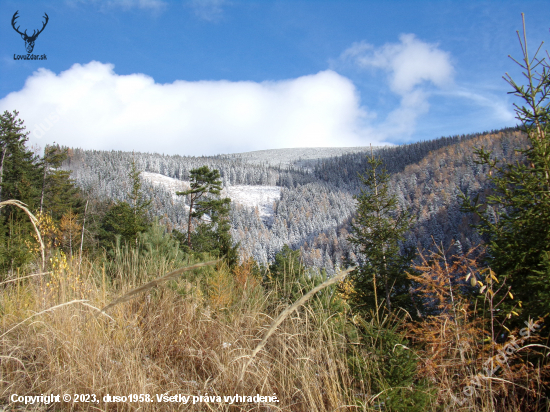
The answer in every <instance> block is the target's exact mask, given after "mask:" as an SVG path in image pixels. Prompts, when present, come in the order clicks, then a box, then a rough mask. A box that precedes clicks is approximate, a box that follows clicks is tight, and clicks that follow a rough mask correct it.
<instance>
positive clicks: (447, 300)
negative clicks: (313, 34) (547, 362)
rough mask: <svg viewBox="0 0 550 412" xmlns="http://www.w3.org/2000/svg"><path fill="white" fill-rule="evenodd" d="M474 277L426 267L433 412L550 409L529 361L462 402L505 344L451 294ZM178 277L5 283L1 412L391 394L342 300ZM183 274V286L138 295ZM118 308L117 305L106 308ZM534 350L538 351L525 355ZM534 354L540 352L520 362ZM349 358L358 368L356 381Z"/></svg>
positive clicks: (339, 406)
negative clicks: (86, 398) (87, 399)
mask: <svg viewBox="0 0 550 412" xmlns="http://www.w3.org/2000/svg"><path fill="white" fill-rule="evenodd" d="M194 263H196V262H191V264H194ZM475 265H476V262H475V261H473V260H469V259H468V257H467V256H465V257H463V258H462V260H460V259H459V260H456V261H454V262H453V263H452V264H447V262H446V261H445V260H444V258H443V257H440V258H437V257H434V258H433V259H431V260H430V261H429V262H428V261H426V262H425V265H424V266H422V267H420V268H419V269H420V270H421V273H422V274H421V276H420V277H418V278H417V279H416V280H417V281H418V283H419V284H420V285H422V293H424V294H425V295H426V299H428V298H430V299H432V304H433V305H434V307H437V308H438V309H439V310H440V313H439V314H438V315H434V316H432V317H427V318H425V319H423V320H422V321H421V322H419V323H414V324H410V325H409V329H408V330H409V332H410V341H411V344H412V345H409V346H410V348H408V347H404V348H403V350H411V349H412V348H414V349H415V350H416V352H415V353H414V356H415V357H418V360H419V363H418V365H419V370H418V376H419V378H426V379H428V380H429V381H430V382H431V383H432V385H433V386H434V387H435V388H436V390H437V402H436V403H433V404H432V406H431V407H428V408H427V409H425V410H426V411H427V412H428V411H434V412H435V411H443V410H445V411H447V410H449V411H486V412H489V411H517V410H525V411H534V410H547V409H540V408H539V409H535V406H536V402H538V400H539V399H540V396H539V397H538V394H537V391H539V392H540V388H541V387H542V385H544V383H545V380H547V377H548V370H547V369H544V368H537V367H536V365H532V364H528V363H526V364H521V363H518V362H515V363H514V364H513V367H512V368H510V369H507V370H505V371H504V372H503V373H502V374H499V375H498V376H496V375H495V379H489V380H483V382H482V385H481V386H476V391H477V392H476V396H475V397H472V398H469V399H467V401H466V402H464V403H462V404H459V403H457V402H456V401H454V400H453V399H454V398H458V399H459V400H462V399H463V398H464V395H463V393H462V391H463V388H464V386H466V385H468V384H469V383H470V382H471V380H472V379H475V376H476V374H477V373H478V372H480V371H482V363H483V361H484V360H486V359H487V357H488V356H490V355H491V353H493V352H494V351H495V350H498V349H500V348H502V347H503V346H504V344H500V346H495V347H491V345H487V344H486V343H484V341H483V338H484V337H485V336H486V335H487V333H489V328H488V324H487V321H485V320H482V319H478V318H476V317H475V316H474V314H473V312H472V310H471V305H470V302H468V301H467V297H465V296H464V295H463V294H462V293H461V290H460V286H459V284H458V283H456V282H455V283H453V284H451V283H449V279H450V278H451V275H452V276H453V277H454V278H455V279H458V278H460V277H464V276H466V275H467V273H470V272H471V271H475V270H476V266H475ZM180 266H181V265H180V264H179V263H178V262H177V261H170V260H166V259H164V258H160V257H159V258H155V257H153V256H149V257H147V256H145V257H144V256H142V257H138V256H137V255H134V254H133V252H131V251H129V252H127V253H123V254H121V255H120V256H118V257H116V258H115V259H111V261H110V262H105V261H94V262H91V261H88V260H86V259H84V260H83V261H82V264H81V265H80V264H79V262H78V259H74V260H70V259H67V258H66V257H65V256H64V255H62V254H57V255H56V254H54V255H53V257H52V259H51V261H50V267H48V268H47V270H49V272H44V273H43V272H41V273H37V274H35V273H33V272H26V273H20V274H19V278H18V279H8V280H6V281H5V282H4V283H3V284H1V285H0V287H1V289H0V319H1V322H2V323H1V326H0V404H10V401H9V397H10V396H11V395H12V394H14V393H17V394H18V395H23V396H25V395H40V394H54V395H57V394H65V393H67V394H95V395H96V397H97V398H98V399H100V400H101V399H102V398H103V397H104V396H105V395H107V394H109V395H111V396H113V395H115V396H125V395H126V396H127V395H129V394H149V395H151V396H152V397H153V399H154V402H151V403H149V402H144V403H129V402H118V403H104V402H103V401H101V402H99V403H73V402H70V403H66V402H65V403H64V402H62V403H57V404H55V405H53V406H50V409H49V410H63V411H66V410H94V411H98V410H102V411H115V410H116V411H134V410H140V411H164V410H166V411H171V410H181V409H185V410H197V411H210V410H216V411H218V410H225V411H298V412H300V411H304V412H305V411H307V412H309V411H319V412H321V411H327V412H328V411H379V410H383V407H382V406H381V401H382V398H383V395H384V394H383V393H378V392H376V391H374V390H373V388H375V387H379V386H380V385H379V382H380V381H381V379H382V378H383V376H382V375H383V371H382V367H381V365H382V364H381V363H380V359H379V355H374V353H375V348H374V345H375V344H374V343H372V347H370V346H369V345H371V343H369V342H368V341H367V340H361V339H360V338H359V337H358V336H359V335H358V332H357V330H356V329H354V328H355V325H354V322H350V321H349V320H350V319H348V313H347V306H346V305H345V302H343V301H342V299H341V297H339V296H338V295H331V293H332V292H327V289H324V291H320V292H318V294H316V295H314V296H313V297H311V298H310V300H309V301H307V302H306V299H307V297H310V296H307V297H306V296H304V298H303V300H302V301H301V302H297V303H298V304H297V305H296V306H295V307H289V306H287V305H283V304H279V306H278V304H277V302H280V300H278V299H279V298H280V296H279V297H277V298H275V296H276V295H277V294H276V293H274V294H273V295H272V294H271V293H269V292H266V291H265V290H264V289H263V287H262V286H261V285H260V282H259V280H258V279H257V278H256V277H255V276H254V275H253V270H252V265H251V264H250V262H245V263H243V265H241V266H240V267H238V268H237V269H236V270H235V271H234V272H230V271H229V270H228V269H227V268H226V267H224V266H223V265H222V266H219V265H218V267H217V268H215V269H214V268H212V267H202V268H199V269H197V270H195V271H194V272H191V271H187V272H185V273H184V271H177V270H178V269H180ZM174 271H176V272H177V275H178V276H177V277H175V278H173V279H172V280H168V281H167V282H164V283H162V284H160V282H157V283H159V284H155V285H156V287H154V288H149V287H141V289H140V290H141V291H142V293H140V294H133V293H132V290H134V289H135V288H136V287H140V285H147V284H148V282H151V281H153V282H155V280H158V279H159V278H160V277H161V276H162V275H163V274H165V273H169V272H172V274H173V273H176V272H174ZM479 279H481V280H483V279H482V278H481V277H479ZM483 281H484V282H485V280H483ZM311 289H313V287H311V288H309V289H308V290H311ZM319 289H320V288H319ZM320 295H322V296H320ZM124 296H132V297H134V299H132V300H129V301H125V299H124ZM331 296H332V297H331ZM121 297H122V298H123V299H122V300H121V299H120V298H121ZM113 301H114V302H118V304H116V305H111V306H110V307H109V308H108V309H107V311H106V312H102V311H101V310H100V308H104V307H105V306H106V305H108V304H109V302H113ZM329 301H330V302H334V301H337V303H338V304H336V305H332V304H329V303H327V302H329ZM302 303H303V305H301V304H302ZM354 319H355V320H357V318H356V317H354ZM372 321H373V322H374V320H372ZM364 322H365V321H363V323H364ZM359 323H360V322H359ZM382 327H383V325H382ZM373 342H374V341H373ZM530 343H537V342H536V341H535V340H533V341H529V342H526V343H525V345H524V346H526V345H527V344H530ZM258 348H259V349H258ZM394 349H395V348H394ZM535 349H536V350H542V349H541V348H524V349H522V350H525V351H527V350H535ZM350 359H361V362H354V368H355V369H354V372H352V368H350ZM514 359H515V358H514ZM357 365H360V366H359V367H360V368H362V369H361V370H359V371H358V370H357V367H358V366H357ZM243 371H244V373H243ZM354 373H355V375H354ZM162 394H166V395H169V396H171V395H178V394H181V395H184V396H200V395H206V394H208V396H220V397H222V399H223V396H233V395H235V394H239V395H245V396H254V395H256V394H259V395H262V396H272V395H274V394H275V395H276V396H277V398H278V400H279V402H271V403H269V402H267V403H253V402H252V403H249V402H242V403H238V404H232V405H229V404H227V403H224V402H221V403H218V402H212V403H199V404H196V405H181V404H179V403H176V404H174V403H166V402H162V403H158V402H157V401H156V395H162ZM191 402H192V401H191ZM533 405H534V406H533ZM16 406H18V405H15V404H11V405H10V407H13V408H15V407H16ZM43 410H45V409H43ZM402 410H403V409H402Z"/></svg>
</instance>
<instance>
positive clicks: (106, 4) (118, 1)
mask: <svg viewBox="0 0 550 412" xmlns="http://www.w3.org/2000/svg"><path fill="white" fill-rule="evenodd" d="M67 3H68V4H70V5H75V4H77V3H91V4H94V5H97V6H100V7H101V8H102V9H105V8H112V7H120V8H122V9H124V10H129V9H133V8H138V9H146V10H147V9H149V10H155V11H159V10H161V9H163V8H164V7H165V6H166V5H167V3H166V2H165V1H163V0H67Z"/></svg>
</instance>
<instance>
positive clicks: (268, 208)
mask: <svg viewBox="0 0 550 412" xmlns="http://www.w3.org/2000/svg"><path fill="white" fill-rule="evenodd" d="M141 177H143V178H144V179H145V180H146V181H148V182H150V183H152V184H153V185H161V186H163V187H164V188H165V189H166V190H168V191H169V192H170V193H171V194H172V196H173V197H174V198H179V196H177V195H176V192H177V191H184V190H187V189H189V187H190V186H189V181H183V180H178V179H174V178H171V177H168V176H164V175H161V174H159V173H150V172H141ZM221 196H222V197H228V198H230V199H231V201H232V202H234V203H236V204H238V205H241V206H244V207H249V208H256V207H257V208H258V212H259V214H260V217H261V218H263V219H271V218H272V217H273V202H274V201H275V200H279V198H280V197H281V188H280V187H278V186H247V185H237V186H228V187H225V188H224V189H223V190H222V193H221ZM180 199H181V198H180Z"/></svg>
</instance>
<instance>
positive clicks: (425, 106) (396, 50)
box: [340, 34, 454, 137]
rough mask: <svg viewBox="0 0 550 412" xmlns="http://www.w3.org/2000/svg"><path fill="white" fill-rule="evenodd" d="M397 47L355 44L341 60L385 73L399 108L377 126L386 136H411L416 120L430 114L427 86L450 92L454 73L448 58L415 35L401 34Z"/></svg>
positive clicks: (436, 46) (394, 45) (443, 52)
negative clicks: (398, 100) (398, 99)
mask: <svg viewBox="0 0 550 412" xmlns="http://www.w3.org/2000/svg"><path fill="white" fill-rule="evenodd" d="M399 40H400V43H388V44H385V45H383V46H382V47H379V48H375V47H374V46H373V45H371V44H368V43H366V42H360V43H354V44H353V45H352V46H351V47H350V48H348V49H347V50H345V51H344V53H342V55H341V56H340V59H341V60H342V61H351V62H353V63H354V64H356V65H357V66H358V67H360V68H377V69H381V70H384V71H385V72H386V73H387V76H388V83H389V87H390V90H391V91H392V92H394V93H395V94H397V95H399V96H400V97H401V104H400V106H399V107H398V108H397V109H395V110H394V111H392V112H391V113H389V114H388V116H387V118H386V120H385V122H384V124H383V125H381V126H380V128H381V130H384V131H385V132H384V133H385V134H387V135H388V136H399V135H401V137H403V135H411V134H412V133H413V132H414V129H415V124H416V119H417V118H418V116H420V115H422V114H425V113H427V112H428V110H429V103H428V98H429V96H430V92H429V88H430V84H431V85H433V86H436V87H438V88H449V87H450V86H452V84H453V74H454V69H453V66H452V64H451V58H450V54H449V53H447V52H445V51H443V50H440V49H439V48H438V45H436V44H430V43H425V42H423V41H421V40H418V39H417V38H416V37H415V36H414V34H402V35H401V36H400V37H399Z"/></svg>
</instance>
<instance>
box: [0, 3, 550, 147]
mask: <svg viewBox="0 0 550 412" xmlns="http://www.w3.org/2000/svg"><path fill="white" fill-rule="evenodd" d="M17 10H18V11H19V17H18V19H17V23H16V27H17V26H19V27H20V31H24V30H25V29H27V32H28V34H31V33H32V32H33V30H35V29H39V28H41V27H42V24H43V21H44V19H43V16H44V13H47V14H48V16H49V21H48V24H47V26H46V27H45V29H44V31H43V32H42V33H40V35H39V36H38V38H37V40H36V42H35V47H34V51H33V54H36V55H41V54H46V56H47V60H37V61H25V60H14V55H15V56H17V55H25V54H26V50H25V43H24V41H23V39H22V38H21V36H20V35H19V34H17V33H16V32H15V30H14V29H13V27H12V26H11V19H12V16H13V14H14V13H15V12H16V11H17ZM521 12H524V13H525V17H526V25H527V34H528V40H529V44H530V47H531V49H535V48H536V46H538V45H539V44H540V42H541V41H548V40H549V37H550V32H549V28H550V7H549V6H548V4H547V2H546V1H518V2H511V1H479V0H477V1H443V0H442V1H414V0H409V1H384V2H382V1H366V0H365V1H350V0H340V1H336V0H333V1H290V0H289V1H268V0H265V1H253V0H248V1H238V0H184V1H181V0H180V1H168V0H104V1H102V0H66V1H64V0H58V1H46V0H32V1H31V0H23V1H8V0H0V110H1V111H4V110H10V111H11V110H13V109H16V110H18V111H19V112H20V116H21V118H23V119H24V120H25V124H26V125H27V130H28V131H30V132H31V133H30V135H29V138H30V142H31V143H32V144H34V145H39V146H42V147H43V146H44V145H46V144H49V143H52V142H54V141H55V142H57V143H60V144H63V145H67V146H73V147H84V148H93V149H107V150H110V149H115V150H138V151H148V152H153V151H156V152H161V153H171V154H176V153H177V154H182V155H212V154H218V153H234V152H243V151H251V150H261V149H272V148H283V147H320V146H359V145H368V144H370V143H372V144H374V145H379V144H386V143H389V144H402V143H410V142H414V141H419V140H428V139H433V138H437V137H440V136H449V135H455V134H463V133H473V132H482V131H486V130H491V129H498V128H501V127H505V126H513V125H515V124H516V120H515V118H514V112H513V106H512V103H513V102H514V100H513V97H511V96H510V95H508V94H507V92H508V91H510V87H509V86H508V85H507V84H506V82H505V81H504V80H503V79H502V76H503V75H504V73H505V72H509V73H510V74H511V75H512V76H513V77H514V78H515V79H518V80H520V79H521V74H520V71H519V70H518V68H517V66H516V65H515V64H514V63H513V62H512V61H511V60H510V59H509V58H508V57H507V56H508V54H512V55H513V56H516V57H519V56H520V48H519V43H518V40H517V35H516V30H520V29H521ZM543 49H546V48H545V47H543Z"/></svg>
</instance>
